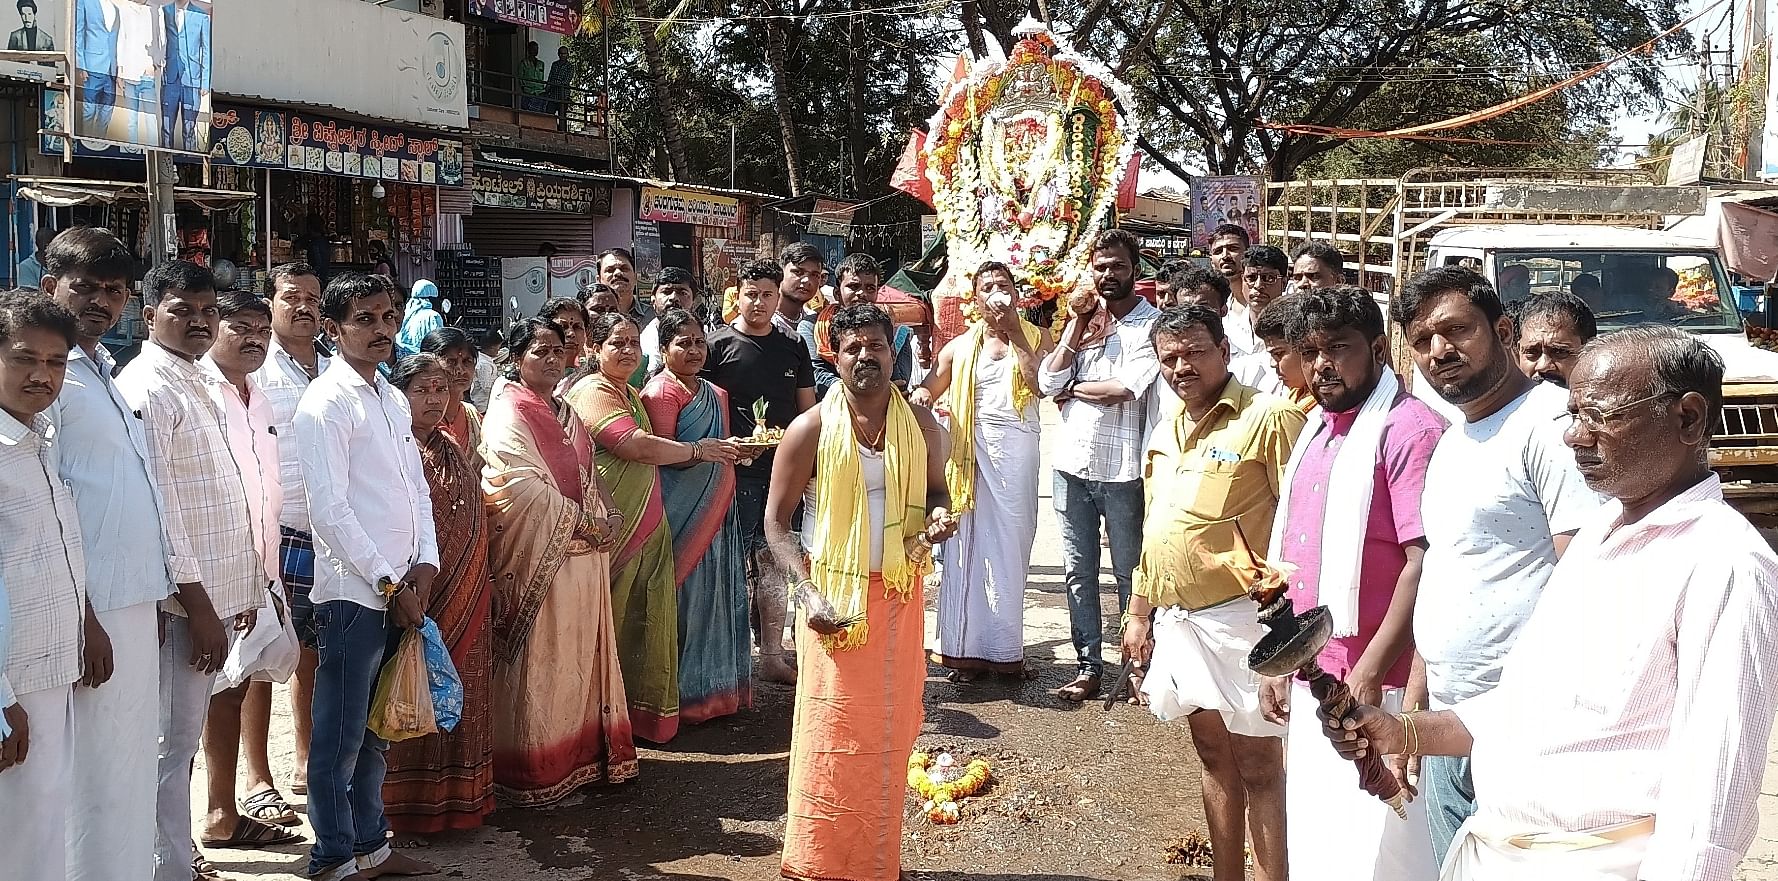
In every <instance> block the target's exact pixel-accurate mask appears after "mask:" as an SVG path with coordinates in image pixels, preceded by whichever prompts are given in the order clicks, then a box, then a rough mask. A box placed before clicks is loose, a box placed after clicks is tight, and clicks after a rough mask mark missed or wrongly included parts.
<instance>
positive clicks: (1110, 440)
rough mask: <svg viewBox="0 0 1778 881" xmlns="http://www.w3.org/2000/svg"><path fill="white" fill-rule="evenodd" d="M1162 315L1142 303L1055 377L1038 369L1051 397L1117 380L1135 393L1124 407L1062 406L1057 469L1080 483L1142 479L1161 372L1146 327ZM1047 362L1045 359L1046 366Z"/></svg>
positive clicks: (1040, 386) (1077, 402)
mask: <svg viewBox="0 0 1778 881" xmlns="http://www.w3.org/2000/svg"><path fill="white" fill-rule="evenodd" d="M1160 317H1161V311H1160V310H1159V309H1156V308H1155V307H1153V306H1151V305H1149V304H1148V301H1147V300H1139V301H1137V303H1136V308H1134V309H1131V310H1130V314H1128V315H1125V316H1124V317H1123V318H1122V319H1116V318H1114V319H1112V323H1111V332H1110V333H1109V334H1107V335H1106V338H1105V339H1103V340H1100V341H1097V342H1095V343H1092V344H1091V345H1088V346H1086V347H1085V348H1083V349H1082V350H1081V351H1080V353H1079V354H1077V355H1076V356H1075V358H1074V366H1073V367H1071V368H1069V369H1067V370H1063V371H1060V372H1057V373H1051V372H1049V371H1048V370H1046V369H1043V368H1042V367H1039V369H1038V371H1037V385H1038V390H1039V391H1040V392H1042V393H1043V395H1044V396H1045V397H1052V396H1054V395H1056V394H1057V393H1058V392H1061V391H1062V390H1063V389H1066V388H1069V387H1071V386H1073V385H1074V384H1075V383H1081V382H1098V381H1101V380H1106V379H1113V380H1117V381H1118V382H1119V383H1121V384H1122V385H1123V387H1124V388H1125V389H1127V390H1129V392H1130V394H1132V395H1134V396H1135V397H1134V399H1132V400H1129V401H1125V402H1123V403H1122V404H1112V405H1110V406H1100V405H1098V404H1089V403H1087V402H1086V401H1082V400H1080V399H1078V398H1076V399H1072V400H1069V401H1067V402H1066V403H1064V404H1063V405H1062V424H1061V426H1060V428H1059V429H1058V434H1059V435H1060V436H1059V437H1058V438H1057V439H1056V444H1055V446H1054V447H1053V448H1052V449H1054V450H1055V469H1056V470H1057V471H1061V472H1063V473H1065V474H1072V475H1074V476H1075V477H1078V478H1080V479H1081V480H1099V481H1106V482H1118V483H1121V482H1125V481H1131V480H1137V479H1139V478H1141V477H1142V453H1143V446H1144V442H1145V441H1146V440H1147V437H1146V434H1147V432H1146V431H1145V426H1146V425H1147V418H1146V416H1147V412H1146V411H1147V409H1148V387H1149V385H1150V384H1151V383H1153V382H1154V381H1155V376H1156V375H1157V374H1158V373H1160V370H1161V365H1160V362H1159V361H1156V360H1155V356H1154V343H1153V342H1152V341H1151V340H1149V338H1148V329H1149V327H1151V326H1152V325H1153V324H1154V322H1155V319H1157V318H1160ZM1047 360H1048V359H1045V361H1046V362H1047Z"/></svg>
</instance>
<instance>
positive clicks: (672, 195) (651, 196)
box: [636, 187, 741, 227]
mask: <svg viewBox="0 0 1778 881" xmlns="http://www.w3.org/2000/svg"><path fill="white" fill-rule="evenodd" d="M740 214H741V203H740V202H738V201H736V200H734V199H730V198H728V197H727V196H717V195H712V194H708V193H688V192H684V191H682V190H659V189H655V188H654V187H643V188H642V206H641V210H639V211H638V212H637V213H636V216H637V217H639V218H641V219H642V220H653V221H657V222H661V223H692V224H697V225H698V226H726V227H733V226H734V225H735V221H736V220H737V219H738V218H739V217H740Z"/></svg>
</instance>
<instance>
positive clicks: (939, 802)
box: [908, 752, 993, 825]
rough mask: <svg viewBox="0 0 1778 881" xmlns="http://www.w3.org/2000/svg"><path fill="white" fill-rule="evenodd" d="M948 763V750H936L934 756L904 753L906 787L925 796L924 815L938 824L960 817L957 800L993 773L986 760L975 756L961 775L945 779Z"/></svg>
mask: <svg viewBox="0 0 1778 881" xmlns="http://www.w3.org/2000/svg"><path fill="white" fill-rule="evenodd" d="M952 764H953V763H952V761H951V755H950V753H940V754H939V756H938V758H937V759H936V760H935V759H934V758H933V757H932V756H930V755H927V754H926V753H923V752H915V753H914V754H913V755H911V756H909V757H908V788H909V789H912V790H913V791H914V792H916V793H918V794H919V795H920V797H921V798H923V799H925V800H926V803H925V804H923V805H921V809H922V810H924V811H925V812H926V819H928V820H931V821H932V822H934V823H938V824H940V825H947V824H950V823H955V822H957V821H958V820H959V819H960V818H961V812H960V809H959V808H958V806H957V803H958V802H959V801H961V800H963V799H966V798H968V797H970V796H972V795H975V794H977V793H979V792H981V791H982V789H983V788H984V787H986V786H987V785H988V781H989V780H991V779H992V777H993V775H992V773H991V772H990V771H989V770H988V762H987V760H986V759H975V760H973V761H971V762H970V763H969V765H968V766H967V767H965V768H964V769H963V773H962V775H960V776H958V777H957V778H955V779H952V780H946V779H945V778H946V777H947V776H949V770H950V768H951V766H952ZM935 766H936V767H935Z"/></svg>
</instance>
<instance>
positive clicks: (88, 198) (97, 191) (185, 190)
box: [13, 177, 258, 211]
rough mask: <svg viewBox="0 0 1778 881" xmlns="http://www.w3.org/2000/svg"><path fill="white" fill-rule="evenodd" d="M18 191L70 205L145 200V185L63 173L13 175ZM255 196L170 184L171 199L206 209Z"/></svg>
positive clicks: (57, 205) (54, 205)
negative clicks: (78, 176) (35, 175)
mask: <svg viewBox="0 0 1778 881" xmlns="http://www.w3.org/2000/svg"><path fill="white" fill-rule="evenodd" d="M13 180H14V181H15V182H17V183H18V185H19V195H20V196H23V197H25V198H26V199H29V200H31V201H33V202H36V203H38V204H39V205H48V206H50V207H52V208H72V207H74V206H76V205H115V204H124V205H131V204H140V205H146V204H148V185H147V184H142V183H133V182H130V181H109V180H82V179H80V178H67V177H15V178H13ZM256 198H258V195H257V194H256V193H252V192H246V191H242V190H212V189H205V188H203V187H174V188H173V201H174V202H175V203H178V204H183V205H194V206H196V207H199V208H203V209H205V210H207V211H220V210H222V209H225V208H232V207H234V206H236V205H239V204H241V203H243V202H251V201H253V200H254V199H256Z"/></svg>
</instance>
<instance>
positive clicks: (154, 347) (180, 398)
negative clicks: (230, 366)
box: [117, 260, 266, 881]
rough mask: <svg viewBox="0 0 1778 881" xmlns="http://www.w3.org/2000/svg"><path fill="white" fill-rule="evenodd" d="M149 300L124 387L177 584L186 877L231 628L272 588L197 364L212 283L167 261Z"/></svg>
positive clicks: (177, 864) (177, 740)
mask: <svg viewBox="0 0 1778 881" xmlns="http://www.w3.org/2000/svg"><path fill="white" fill-rule="evenodd" d="M142 303H143V306H142V317H143V319H144V320H146V321H148V322H149V325H150V327H151V328H152V329H151V330H150V331H149V336H148V342H147V343H144V344H143V346H142V352H141V353H140V354H138V355H137V356H136V359H135V360H134V361H131V362H130V363H129V366H127V367H125V368H124V370H123V373H121V374H119V376H118V378H117V386H118V390H119V391H121V392H123V396H124V400H125V401H128V402H129V404H130V406H131V407H134V408H135V409H136V411H137V412H139V413H140V414H141V415H142V420H143V422H144V423H145V424H146V427H147V431H148V455H149V466H150V471H151V472H152V473H153V475H154V479H155V483H156V484H157V485H158V486H159V487H160V492H161V498H162V500H163V501H164V502H165V504H166V507H165V510H164V516H165V521H166V522H165V528H166V532H167V543H168V546H169V548H170V554H169V556H168V566H169V568H171V569H172V570H173V580H174V582H175V584H176V586H177V589H176V591H175V595H174V597H173V598H172V599H171V600H168V601H167V603H166V604H165V606H164V608H163V614H162V615H161V623H162V625H163V628H162V629H163V630H164V634H163V639H162V642H161V652H160V676H161V725H160V734H161V736H160V754H159V758H158V763H159V789H158V792H157V795H156V799H155V812H156V815H157V816H156V820H155V823H156V828H155V838H154V861H155V881H190V878H191V861H192V853H191V762H192V758H193V757H195V756H196V755H197V751H198V745H199V742H200V740H201V738H202V735H203V730H204V717H205V715H206V714H207V713H208V712H209V708H210V692H211V688H212V686H213V685H214V684H215V681H216V672H217V671H218V670H220V669H221V667H222V663H223V661H225V660H227V657H228V637H227V635H226V633H225V632H224V627H225V626H234V627H236V628H241V629H245V628H248V627H251V626H252V624H253V620H254V618H255V617H256V616H255V611H256V610H257V609H258V608H259V607H260V605H261V604H262V603H263V602H264V597H265V588H266V584H265V577H264V574H263V572H262V571H261V568H260V562H259V557H258V555H257V554H255V553H254V550H253V534H252V529H251V528H250V527H249V526H248V523H249V522H250V515H249V513H248V508H247V493H246V490H245V489H243V487H242V485H241V472H240V467H239V466H237V465H236V464H235V460H234V457H233V456H231V455H230V454H229V449H228V436H227V433H226V431H225V429H224V427H223V422H222V414H221V411H220V410H219V409H218V408H217V406H216V404H215V401H214V400H213V399H212V397H211V394H210V387H211V386H212V385H214V384H215V383H217V382H220V381H221V380H218V379H216V378H215V377H214V375H213V374H210V373H209V372H207V371H205V370H204V369H203V368H202V367H199V366H198V363H197V360H198V359H199V358H201V357H203V355H204V353H205V352H207V351H209V349H210V344H211V343H212V342H213V341H214V340H215V339H216V325H217V317H216V280H215V278H214V276H212V275H211V274H210V270H208V269H205V268H204V267H202V266H198V265H197V264H195V263H189V262H186V261H183V260H175V261H172V262H169V263H164V264H161V265H160V266H157V267H155V268H154V269H153V270H152V271H150V272H149V273H148V276H147V277H146V278H144V279H143V280H142Z"/></svg>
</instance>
